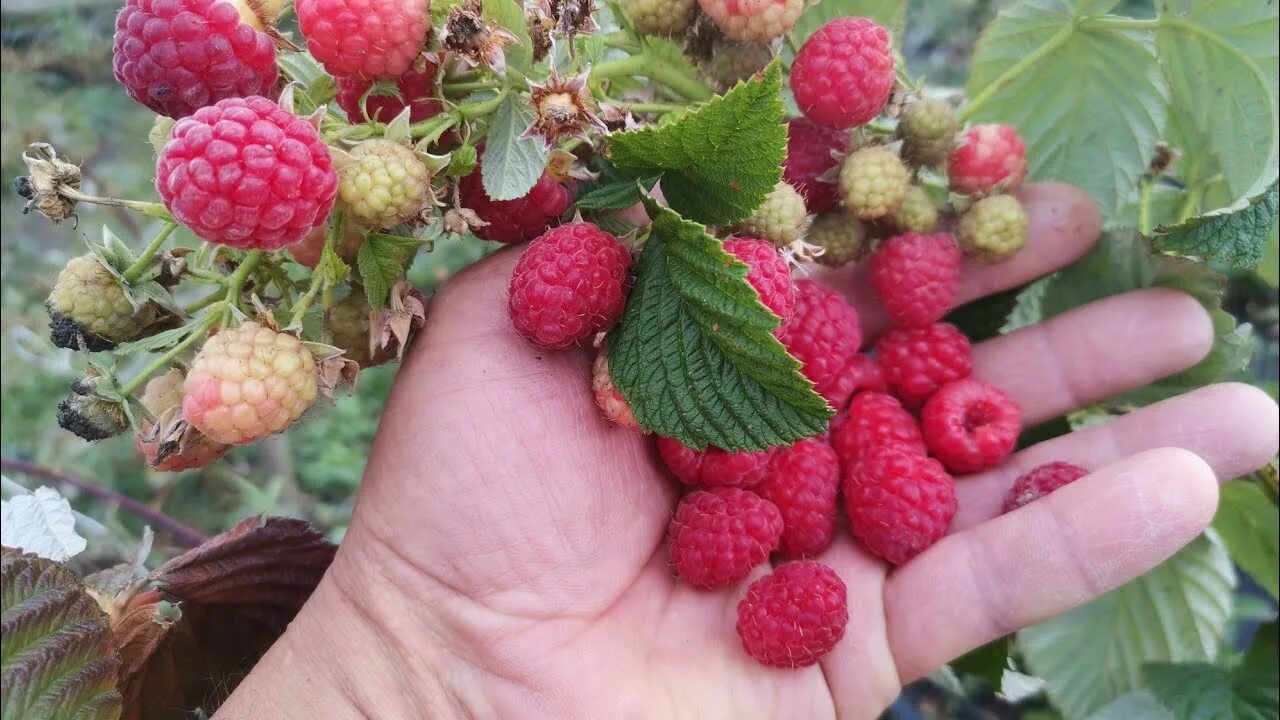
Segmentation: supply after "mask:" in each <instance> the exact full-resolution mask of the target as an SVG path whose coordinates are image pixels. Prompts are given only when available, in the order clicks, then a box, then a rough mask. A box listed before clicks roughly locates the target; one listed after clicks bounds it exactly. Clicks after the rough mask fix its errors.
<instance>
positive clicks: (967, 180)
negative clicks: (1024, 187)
mask: <svg viewBox="0 0 1280 720" xmlns="http://www.w3.org/2000/svg"><path fill="white" fill-rule="evenodd" d="M947 175H948V177H949V178H950V180H951V189H952V190H955V191H956V192H959V193H964V194H966V195H985V194H987V193H989V192H991V191H992V190H995V189H996V188H997V187H999V188H1003V189H1005V190H1007V191H1009V192H1012V191H1014V190H1016V189H1018V186H1019V185H1021V184H1022V181H1023V179H1025V178H1026V176H1027V147H1026V145H1024V144H1023V142H1022V136H1021V135H1019V134H1018V131H1017V130H1014V129H1013V128H1012V127H1010V126H1008V125H974V126H973V127H971V128H969V129H968V130H966V131H965V133H964V137H963V138H961V140H960V144H959V145H957V146H956V148H955V149H954V150H952V151H951V157H950V158H948V159H947Z"/></svg>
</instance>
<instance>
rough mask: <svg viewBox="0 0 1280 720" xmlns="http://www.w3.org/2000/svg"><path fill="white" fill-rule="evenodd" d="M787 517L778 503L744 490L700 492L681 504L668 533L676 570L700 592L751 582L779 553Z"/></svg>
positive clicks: (728, 488) (668, 543)
mask: <svg viewBox="0 0 1280 720" xmlns="http://www.w3.org/2000/svg"><path fill="white" fill-rule="evenodd" d="M781 534H782V515H781V514H780V513H779V512H778V508H776V507H774V505H773V503H771V502H769V501H768V500H765V499H764V498H762V497H760V496H759V495H756V494H755V493H753V492H751V491H750V490H742V489H741V488H731V487H720V488H711V489H710V490H695V491H694V492H691V493H689V494H688V495H686V496H685V497H684V499H683V500H681V501H680V504H679V505H678V506H677V507H676V514H675V516H674V517H672V518H671V526H670V528H669V529H668V531H667V548H668V551H669V552H670V556H671V564H672V566H674V567H675V571H676V575H678V576H680V579H681V580H683V581H685V582H687V583H689V584H690V585H692V586H693V587H696V588H699V589H708V588H715V587H723V586H725V585H729V584H732V583H735V582H737V581H739V580H741V579H743V578H745V577H746V576H747V575H748V574H749V573H750V572H751V568H754V567H755V566H756V565H759V564H760V563H762V562H764V561H765V560H766V559H768V557H769V553H771V552H773V551H774V549H775V548H777V547H778V538H779V537H780V536H781Z"/></svg>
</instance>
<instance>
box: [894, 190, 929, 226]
mask: <svg viewBox="0 0 1280 720" xmlns="http://www.w3.org/2000/svg"><path fill="white" fill-rule="evenodd" d="M937 224H938V207H937V206H936V205H934V204H933V198H931V197H929V193H927V192H925V190H924V188H922V187H920V186H919V185H910V186H908V187H907V194H906V195H905V196H904V197H903V198H902V205H901V206H899V207H898V211H897V212H896V213H894V214H893V225H894V227H896V228H898V230H900V231H901V232H914V233H927V232H931V231H932V230H933V228H934V227H935V226H936V225H937Z"/></svg>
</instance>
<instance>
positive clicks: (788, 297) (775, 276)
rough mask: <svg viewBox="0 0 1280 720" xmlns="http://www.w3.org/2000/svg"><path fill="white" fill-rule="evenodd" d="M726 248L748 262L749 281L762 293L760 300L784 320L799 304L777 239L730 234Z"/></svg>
mask: <svg viewBox="0 0 1280 720" xmlns="http://www.w3.org/2000/svg"><path fill="white" fill-rule="evenodd" d="M724 250H725V252H727V253H729V254H730V255H732V256H734V257H736V258H738V259H739V260H741V261H742V262H744V263H746V264H747V282H749V283H751V287H753V288H755V289H756V292H757V293H758V294H759V295H760V302H762V303H764V306H765V307H767V308H769V309H770V310H772V311H773V314H774V315H777V316H778V317H780V318H782V319H783V320H784V321H785V320H786V319H787V318H789V317H791V312H792V311H793V310H794V309H795V307H796V293H795V290H794V289H793V288H792V287H791V270H790V269H789V268H788V267H787V261H786V260H783V259H782V256H781V255H779V254H778V249H777V248H775V247H774V246H773V243H771V242H768V241H766V240H756V239H755V238H729V239H728V240H725V241H724Z"/></svg>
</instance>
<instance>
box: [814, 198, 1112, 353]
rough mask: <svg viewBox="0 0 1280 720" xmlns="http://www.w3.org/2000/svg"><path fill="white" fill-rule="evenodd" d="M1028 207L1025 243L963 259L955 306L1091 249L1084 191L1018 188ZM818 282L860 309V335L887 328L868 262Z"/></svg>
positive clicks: (820, 275) (1095, 215)
mask: <svg viewBox="0 0 1280 720" xmlns="http://www.w3.org/2000/svg"><path fill="white" fill-rule="evenodd" d="M1018 199H1019V200H1021V201H1022V206H1023V208H1025V209H1026V211H1027V220H1028V239H1027V245H1026V247H1024V248H1023V249H1022V250H1021V251H1019V252H1018V254H1017V255H1014V256H1013V257H1012V258H1010V259H1008V260H1006V261H1004V262H1001V263H995V264H988V263H983V262H979V261H976V260H966V261H965V265H964V270H963V272H962V273H961V276H960V293H959V297H958V298H957V300H956V305H963V304H965V303H967V302H972V301H973V300H977V299H979V298H982V297H986V296H987V295H993V294H995V293H998V292H1002V291H1004V290H1008V289H1010V288H1015V287H1018V286H1019V285H1022V284H1024V283H1027V282H1030V281H1032V280H1034V279H1036V278H1038V277H1041V276H1043V275H1048V274H1049V273H1051V272H1053V271H1055V270H1057V269H1059V268H1062V267H1065V266H1067V265H1070V264H1071V263H1073V262H1075V261H1076V260H1078V259H1079V258H1080V257H1081V256H1082V255H1084V254H1085V253H1087V252H1089V249H1090V248H1092V247H1093V244H1094V243H1095V242H1096V241H1097V239H1098V234H1099V233H1100V232H1101V231H1102V214H1101V213H1100V212H1099V211H1098V205H1097V204H1096V203H1095V202H1094V201H1093V198H1091V197H1089V196H1088V195H1087V194H1086V193H1085V192H1084V191H1083V190H1081V189H1079V188H1077V187H1075V186H1073V185H1067V184H1065V183H1056V182H1047V183H1036V184H1034V185H1028V186H1026V187H1024V188H1022V190H1020V191H1019V192H1018ZM811 277H813V278H814V279H816V280H818V281H819V282H821V283H823V284H825V285H827V286H829V287H831V288H833V289H835V290H838V291H839V292H841V293H842V294H843V295H844V296H845V297H846V298H848V300H849V302H850V303H851V304H852V305H853V306H854V307H855V308H856V309H857V310H858V315H859V317H860V318H861V320H862V333H863V337H864V338H866V339H867V340H873V339H875V337H876V336H878V335H879V334H880V333H881V332H883V331H884V330H885V328H887V327H888V326H889V319H888V318H887V317H885V314H884V311H883V310H882V309H881V308H880V301H879V300H877V299H876V297H875V293H874V292H873V291H872V289H871V282H870V279H869V278H868V277H867V268H866V263H862V264H859V265H858V266H856V267H843V268H838V269H835V270H826V269H820V270H814V271H813V274H812V275H811Z"/></svg>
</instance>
